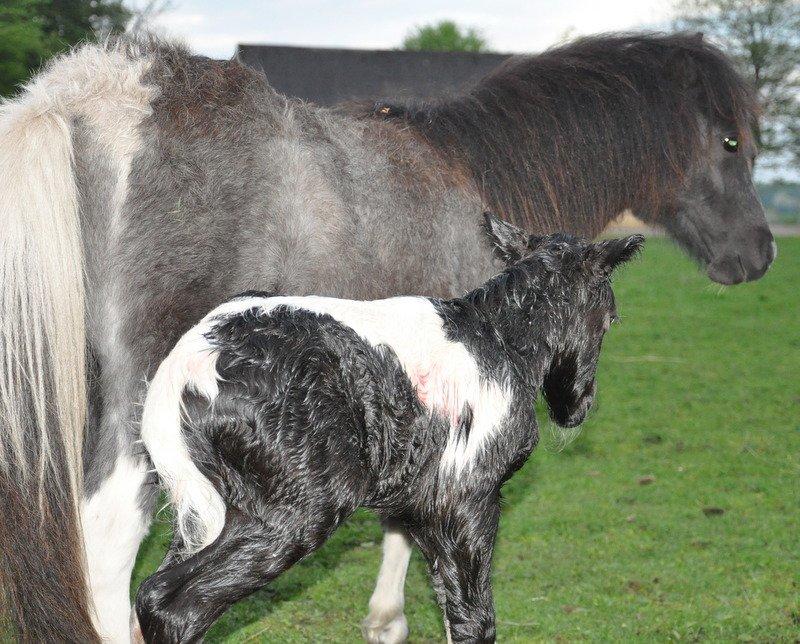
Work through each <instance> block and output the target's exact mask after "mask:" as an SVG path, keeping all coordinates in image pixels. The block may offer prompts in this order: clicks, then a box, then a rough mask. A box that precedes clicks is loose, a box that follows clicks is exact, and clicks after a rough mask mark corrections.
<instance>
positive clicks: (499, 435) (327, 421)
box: [137, 216, 642, 642]
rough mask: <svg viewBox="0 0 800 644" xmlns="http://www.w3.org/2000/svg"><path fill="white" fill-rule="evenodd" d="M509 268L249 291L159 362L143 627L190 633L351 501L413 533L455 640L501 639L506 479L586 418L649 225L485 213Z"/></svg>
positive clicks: (181, 636)
mask: <svg viewBox="0 0 800 644" xmlns="http://www.w3.org/2000/svg"><path fill="white" fill-rule="evenodd" d="M486 228H487V231H488V232H489V234H490V236H491V237H492V239H493V241H494V243H495V246H496V248H497V250H498V252H499V253H500V254H501V255H502V256H503V257H504V258H505V259H506V260H507V261H508V262H509V264H510V266H509V268H508V269H507V270H506V271H505V272H504V273H502V274H501V275H499V276H497V277H495V278H493V279H492V280H490V281H489V282H487V283H486V284H485V285H484V286H482V287H481V288H479V289H477V290H475V291H472V292H471V293H469V294H467V295H466V296H465V297H463V298H458V299H454V300H436V299H431V298H424V297H397V298H391V299H386V300H377V301H371V302H363V301H349V300H340V299H333V298H324V297H277V296H269V295H266V294H258V293H248V294H244V295H242V296H239V297H236V298H234V299H232V300H230V301H228V302H226V303H224V304H222V305H221V306H219V307H217V308H216V309H214V310H213V311H211V312H210V313H209V314H208V315H207V316H206V317H205V318H204V319H203V320H202V321H201V322H200V323H199V324H198V325H196V326H195V327H194V328H192V329H191V330H190V331H189V332H188V333H186V334H185V335H184V336H183V337H182V338H181V340H180V341H179V342H178V344H177V345H176V346H175V348H174V349H173V350H172V352H171V353H170V354H169V356H168V357H167V359H166V360H165V361H164V362H163V363H162V365H161V366H160V368H159V369H158V372H157V374H156V376H155V378H154V380H153V382H152V383H151V386H150V390H149V393H148V397H147V401H146V404H145V408H144V414H143V424H142V439H143V441H144V442H145V445H146V446H147V449H148V451H149V453H150V456H151V458H152V461H153V463H154V465H155V468H156V470H157V471H158V474H159V476H160V478H161V481H162V483H163V484H164V486H165V487H166V488H167V490H168V493H169V496H170V499H171V501H172V503H173V504H174V507H175V515H176V530H175V540H174V542H173V544H172V547H171V549H170V552H169V553H168V555H167V558H166V560H165V562H164V563H163V564H162V567H161V569H160V571H159V572H158V573H156V574H155V575H154V576H153V577H151V578H149V579H148V580H147V581H146V582H145V583H144V584H143V585H142V587H141V589H140V591H139V596H138V599H137V612H138V615H139V619H140V623H141V628H142V632H143V634H144V636H145V639H147V640H148V641H159V642H160V641H176V642H177V641H192V640H194V639H196V638H199V637H201V636H202V634H203V633H204V632H205V631H206V630H207V629H208V628H209V627H210V625H211V624H212V623H213V621H214V620H215V619H216V618H217V617H219V615H220V614H221V613H222V612H223V611H224V610H225V609H226V608H227V607H228V606H230V605H231V604H232V603H233V602H235V601H237V600H239V599H241V598H242V597H244V596H246V595H247V594H249V593H251V592H253V591H254V590H256V589H257V588H259V587H261V586H263V585H264V584H266V583H267V582H269V581H270V580H272V579H274V578H275V577H276V576H277V575H279V574H280V573H281V572H283V571H284V570H286V569H287V568H288V567H289V566H291V565H292V564H293V563H295V562H296V561H298V560H299V559H301V558H303V557H305V556H306V555H308V554H309V553H311V552H313V551H314V550H315V549H316V548H318V547H319V546H321V545H322V544H323V543H324V541H325V540H326V539H327V538H328V537H329V536H330V535H331V534H332V533H333V531H334V530H335V529H336V527H337V526H338V525H339V524H340V523H341V522H342V521H343V520H344V519H346V518H347V517H348V516H350V514H351V513H352V512H353V511H354V510H356V509H357V508H358V507H368V508H371V509H373V510H374V511H375V512H376V513H377V514H378V515H379V516H380V517H381V518H382V519H383V520H384V521H388V522H392V523H393V524H395V525H398V526H400V527H401V528H402V529H403V530H405V531H406V532H407V533H408V534H409V535H410V537H411V539H412V540H413V541H414V542H415V543H416V544H417V545H418V546H419V547H420V549H421V550H422V552H423V554H424V556H425V558H426V560H427V561H428V564H429V567H430V571H431V577H432V580H433V583H434V586H435V589H436V592H437V596H438V598H439V601H440V604H441V606H442V609H443V611H444V615H445V624H446V628H447V632H448V638H452V641H459V642H460V641H492V640H493V639H494V633H495V627H494V611H493V604H492V594H491V585H490V574H491V558H492V551H493V546H494V540H495V535H496V531H497V526H498V519H499V498H500V487H501V485H502V483H503V482H504V481H505V480H507V479H508V478H509V477H510V476H511V475H512V474H513V472H514V471H516V470H517V469H518V468H519V467H520V466H521V465H522V464H523V463H524V462H525V460H526V458H527V457H528V456H529V454H530V453H531V451H532V450H533V448H534V447H535V445H536V443H537V440H538V431H537V424H536V417H535V412H534V406H535V401H536V398H537V396H538V394H539V391H540V390H542V389H543V391H544V394H545V398H546V399H547V401H548V404H549V405H550V409H551V413H552V415H553V417H554V419H555V420H556V421H557V422H559V423H561V424H564V425H575V424H577V423H579V422H581V421H582V420H583V417H584V416H585V414H586V412H587V410H588V408H589V406H590V404H591V402H592V399H593V396H594V372H595V367H596V362H597V358H598V355H599V350H600V343H601V340H602V336H603V334H604V332H605V331H606V330H607V328H608V326H609V324H610V322H611V320H612V319H613V318H614V317H615V315H616V313H615V309H614V300H613V294H612V292H611V288H610V283H609V280H608V276H609V274H610V271H611V268H613V266H614V265H616V264H618V263H620V262H622V261H625V260H626V259H628V258H629V257H630V256H631V255H632V254H633V253H635V251H636V250H637V249H638V248H639V246H640V245H641V243H642V240H641V238H638V237H634V238H628V239H626V240H619V241H614V242H605V243H603V244H596V245H591V244H586V243H583V242H580V241H578V240H575V239H573V238H569V237H566V236H550V237H546V238H530V239H529V238H528V237H527V236H526V235H523V234H522V233H521V232H520V231H518V230H517V229H515V228H513V227H511V226H509V225H508V224H504V223H502V222H500V221H499V220H496V219H494V218H492V217H489V216H487V222H486Z"/></svg>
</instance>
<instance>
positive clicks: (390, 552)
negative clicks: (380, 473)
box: [361, 523, 412, 644]
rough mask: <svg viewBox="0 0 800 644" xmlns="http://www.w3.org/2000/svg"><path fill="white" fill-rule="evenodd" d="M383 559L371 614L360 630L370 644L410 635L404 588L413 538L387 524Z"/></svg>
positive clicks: (388, 642) (383, 643)
mask: <svg viewBox="0 0 800 644" xmlns="http://www.w3.org/2000/svg"><path fill="white" fill-rule="evenodd" d="M384 531H385V532H384V537H383V560H382V561H381V570H380V572H379V573H378V580H377V581H376V582H375V590H374V591H373V592H372V597H371V598H370V600H369V615H367V617H366V618H365V619H364V621H363V622H362V624H361V632H362V633H363V635H364V639H365V640H366V641H367V642H369V644H399V643H400V642H405V641H406V638H407V637H408V623H407V622H406V616H405V615H404V614H403V605H404V599H403V587H404V586H405V581H406V572H407V571H408V562H409V560H410V559H411V547H412V546H411V541H410V540H409V538H408V536H407V535H406V533H405V532H404V531H403V530H402V529H401V528H399V527H397V526H395V525H393V524H391V523H386V524H384Z"/></svg>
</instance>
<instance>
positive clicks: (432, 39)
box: [403, 20, 488, 52]
mask: <svg viewBox="0 0 800 644" xmlns="http://www.w3.org/2000/svg"><path fill="white" fill-rule="evenodd" d="M403 49H408V50H411V51H473V52H480V51H488V48H487V45H486V40H485V39H484V38H483V36H482V35H481V32H480V31H478V30H477V29H474V28H473V27H469V28H467V29H462V28H461V27H459V26H458V25H457V24H456V23H455V22H453V21H452V20H443V21H441V22H439V23H437V24H435V25H424V26H422V27H415V28H414V29H413V30H412V31H411V32H410V33H409V34H408V35H407V36H406V37H405V40H403Z"/></svg>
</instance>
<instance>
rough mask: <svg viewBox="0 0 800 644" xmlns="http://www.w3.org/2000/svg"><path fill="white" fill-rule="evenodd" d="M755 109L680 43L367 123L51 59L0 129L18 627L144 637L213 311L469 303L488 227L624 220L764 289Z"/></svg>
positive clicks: (487, 82) (184, 66) (3, 493)
mask: <svg viewBox="0 0 800 644" xmlns="http://www.w3.org/2000/svg"><path fill="white" fill-rule="evenodd" d="M755 112H756V108H755V103H754V100H753V97H752V95H751V93H750V92H749V91H748V89H747V86H746V84H745V83H744V82H743V81H742V79H741V78H740V77H739V76H737V75H736V73H735V72H734V70H733V68H732V67H731V65H730V63H729V61H728V60H727V59H726V58H725V57H724V56H723V55H722V54H721V53H720V52H719V51H718V50H717V49H715V48H714V47H712V46H710V45H709V44H707V43H705V42H703V40H702V39H701V38H698V37H688V36H681V35H677V36H651V35H644V36H642V35H622V36H607V37H596V38H589V39H585V40H580V41H578V42H575V43H573V44H571V45H567V46H565V47H561V48H558V49H553V50H550V51H547V52H545V53H543V54H541V55H539V56H533V57H519V58H515V59H512V60H510V61H509V62H508V63H507V64H505V65H503V66H502V67H501V68H499V69H498V70H497V71H496V72H495V73H493V74H491V75H490V76H488V77H487V78H485V79H483V80H482V81H480V82H479V83H478V84H477V85H476V86H474V87H473V88H471V89H469V90H468V91H466V92H465V93H463V94H461V95H458V96H454V97H453V98H451V99H449V100H444V101H442V102H438V103H436V104H431V105H408V106H403V105H393V104H391V103H384V104H379V105H377V106H375V107H374V108H370V109H363V108H356V109H355V110H353V111H350V112H347V111H344V110H343V111H339V112H336V111H331V110H326V109H320V108H317V107H315V106H313V105H308V104H305V103H302V102H298V101H294V100H290V99H287V98H285V97H283V96H281V95H279V94H277V93H276V92H275V91H274V90H272V89H271V88H270V86H269V85H268V84H267V82H266V80H265V79H264V78H263V76H262V75H260V74H259V73H257V72H255V71H252V70H250V69H247V68H245V67H243V66H242V65H240V64H238V63H237V62H235V61H232V62H219V61H213V60H208V59H205V58H199V57H193V56H191V55H190V54H189V53H187V52H186V51H184V50H183V49H181V48H177V47H172V46H168V45H163V44H160V43H158V42H156V41H149V40H148V41H135V42H134V41H128V40H123V41H119V42H116V43H113V44H109V45H106V46H98V45H87V46H85V47H82V48H80V49H78V50H76V51H74V52H72V53H70V54H67V55H65V56H62V57H60V58H58V59H56V60H55V61H53V62H52V63H51V64H50V65H49V66H48V67H47V68H46V69H45V70H43V71H42V72H41V73H40V74H39V75H38V76H37V77H36V78H35V79H34V80H33V82H32V83H31V84H30V85H28V86H27V87H26V88H25V90H24V91H23V92H22V93H21V94H20V96H19V97H18V98H17V99H15V100H14V101H11V102H9V103H6V104H5V105H3V107H2V114H0V217H1V218H2V223H3V225H2V232H0V235H1V237H0V240H1V241H0V243H1V244H2V257H0V292H1V293H2V295H0V297H1V298H2V313H1V314H0V347H2V348H1V349H0V422H1V423H2V428H0V459H1V461H0V463H1V467H0V512H2V516H3V521H2V522H0V548H2V572H3V578H2V584H1V585H2V587H3V589H4V590H5V592H6V593H7V594H8V599H9V603H10V605H11V606H12V607H13V619H14V621H15V623H16V624H17V626H18V628H19V630H20V633H21V635H22V637H23V638H26V639H30V640H47V641H52V640H65V641H81V642H91V641H97V640H98V638H99V637H100V636H102V637H104V638H108V639H110V640H113V641H125V640H127V639H128V633H129V622H128V620H129V596H128V592H129V588H128V587H129V581H130V573H131V570H132V567H133V564H134V559H135V555H136V551H137V548H138V546H139V543H140V541H141V539H142V538H143V537H144V535H145V534H146V532H147V529H148V526H149V524H150V520H151V513H152V510H153V505H154V502H155V498H156V489H157V488H156V487H155V486H153V485H147V483H148V481H147V473H146V472H147V469H148V464H147V458H146V456H145V455H142V454H141V453H140V452H139V451H137V446H136V440H137V436H138V431H139V430H138V422H139V407H138V404H137V403H139V402H140V400H141V398H142V392H143V388H144V383H145V382H146V380H147V379H148V378H150V377H151V376H152V374H153V371H154V368H155V366H156V365H157V364H158V363H159V362H160V361H161V360H162V359H163V358H164V356H165V355H166V354H167V352H168V351H169V349H170V348H171V346H172V345H173V343H174V342H175V341H176V340H177V338H178V337H180V335H181V334H182V333H183V332H184V331H186V330H187V329H188V328H189V327H190V326H191V325H192V324H193V323H194V322H196V321H197V320H198V319H200V318H201V317H202V315H203V313H204V312H205V311H207V310H209V309H210V308H212V306H213V305H215V304H217V303H219V302H221V301H223V300H224V299H225V298H226V297H228V296H230V295H231V294H232V293H235V292H239V291H244V290H248V289H254V288H258V289H262V290H271V291H273V292H281V293H288V294H294V295H305V294H310V293H316V294H321V295H329V296H335V297H343V298H364V299H376V298H382V297H386V296H390V295H397V294H404V293H418V294H428V295H438V296H451V295H454V294H460V293H463V292H465V291H466V290H468V289H469V288H471V287H473V286H475V285H477V284H479V283H481V282H482V281H485V279H486V278H487V277H488V276H489V275H491V274H492V273H493V272H496V271H497V268H498V265H496V264H495V263H494V260H493V258H492V250H491V248H490V247H489V245H488V244H486V243H485V242H484V241H483V240H482V239H481V238H480V234H479V227H478V226H477V225H476V222H477V221H478V220H479V217H480V214H481V213H482V212H483V211H484V210H493V211H495V212H500V213H503V214H505V216H506V217H508V218H510V219H511V220H512V221H514V222H516V223H517V224H519V225H522V226H523V227H525V228H526V229H527V230H528V231H530V232H539V233H546V232H550V231H558V230H563V231H567V232H571V233H575V234H580V235H583V236H593V235H595V234H596V233H598V232H599V231H601V230H602V229H603V227H604V226H605V225H606V223H607V222H609V221H610V220H611V219H613V218H614V217H616V216H617V215H618V214H619V213H620V212H622V211H623V210H625V209H626V208H630V209H632V210H633V211H634V212H635V213H636V214H638V215H639V216H640V217H642V218H643V219H645V220H646V221H649V222H653V223H658V224H661V225H663V226H664V227H665V228H666V229H667V230H668V231H669V232H670V234H671V235H672V236H673V237H674V238H675V239H676V240H678V241H679V242H680V243H681V244H682V245H683V246H684V247H685V248H686V249H687V250H688V252H689V253H690V254H691V255H692V256H694V257H695V258H697V260H698V261H699V262H701V263H703V264H705V265H707V267H708V273H709V276H710V277H711V278H712V279H715V280H717V281H719V282H722V283H735V282H740V281H743V280H748V279H756V278H758V277H760V276H761V275H762V274H763V273H764V271H765V270H766V269H767V267H768V266H769V264H770V262H771V261H772V259H773V257H774V252H775V251H774V244H773V241H772V236H771V235H770V232H769V229H768V227H767V224H766V222H765V220H764V213H763V210H762V208H761V206H760V204H759V202H758V199H757V197H756V194H755V191H754V188H753V184H752V181H751V170H752V161H753V157H754V154H755V149H754V145H753V142H752V139H751V136H750V128H751V124H752V123H753V120H754V119H755V116H756V114H755ZM84 429H85V431H84ZM385 552H386V555H387V556H386V559H385V561H384V565H383V566H382V569H381V575H380V578H379V584H378V587H377V588H376V592H375V595H374V596H373V600H372V602H371V609H372V610H371V614H370V617H369V618H368V620H367V624H366V633H367V636H368V637H369V638H370V639H372V640H381V639H382V640H384V641H388V640H391V639H401V638H403V637H405V632H406V631H405V620H404V618H403V616H402V597H403V596H402V582H403V578H404V575H405V566H406V564H407V562H408V552H409V549H408V544H407V541H406V540H405V538H404V536H403V534H402V533H401V532H399V531H396V530H394V531H390V534H389V537H388V539H387V541H386V550H385Z"/></svg>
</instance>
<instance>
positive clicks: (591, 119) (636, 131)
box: [359, 34, 757, 236]
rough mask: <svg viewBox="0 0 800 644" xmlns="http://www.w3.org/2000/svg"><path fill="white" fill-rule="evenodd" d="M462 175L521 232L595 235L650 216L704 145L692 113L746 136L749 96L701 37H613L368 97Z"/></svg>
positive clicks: (376, 112) (382, 115)
mask: <svg viewBox="0 0 800 644" xmlns="http://www.w3.org/2000/svg"><path fill="white" fill-rule="evenodd" d="M359 114H360V116H361V117H362V118H366V119H371V118H374V119H383V120H389V121H393V122H395V123H398V124H401V125H402V126H405V127H410V128H412V129H413V130H415V131H417V132H418V133H419V134H421V135H422V136H423V137H424V138H425V139H426V140H427V141H428V142H429V143H430V144H431V145H432V146H433V147H434V148H436V149H437V150H439V151H440V152H441V153H442V154H443V155H444V156H445V157H448V158H452V159H453V160H454V161H455V162H456V163H458V164H461V165H462V166H463V167H465V168H466V169H468V171H469V172H471V174H472V176H473V177H474V180H475V182H476V184H477V187H478V189H479V190H480V191H481V194H482V197H483V199H484V201H485V202H486V203H485V206H486V207H487V208H488V209H489V210H492V211H494V212H501V213H504V214H505V215H506V216H507V218H508V219H510V220H511V221H512V222H514V223H515V224H517V225H519V226H523V227H525V228H526V229H527V230H529V231H531V232H539V233H547V232H552V231H555V230H564V231H569V232H573V233H576V234H580V235H583V236H594V235H595V234H597V233H598V232H600V231H601V230H602V229H603V227H604V226H605V224H606V223H607V222H608V221H610V220H611V219H613V218H614V217H616V216H617V215H618V214H620V212H621V211H622V210H623V209H625V208H631V209H633V210H634V212H636V213H641V214H645V215H649V218H651V219H652V218H654V217H656V216H658V215H659V214H660V213H661V211H662V210H663V207H664V205H665V204H668V203H670V197H671V195H672V191H674V190H675V189H677V188H679V187H680V185H681V181H682V178H683V174H684V172H685V171H686V169H687V168H689V167H691V166H692V164H693V163H695V162H696V161H697V160H698V159H699V157H700V155H702V154H703V152H704V151H705V147H704V143H703V141H704V137H703V136H702V134H701V120H700V118H698V117H703V118H705V119H706V120H707V121H708V122H712V123H715V124H717V125H720V126H721V127H722V128H724V130H726V131H729V132H730V133H731V134H737V135H738V136H739V137H740V138H742V137H747V136H749V135H750V133H751V128H752V125H753V123H754V120H755V118H756V114H757V107H756V102H755V99H754V95H753V93H752V91H751V89H750V87H749V86H748V84H747V83H746V82H745V81H744V80H743V79H742V78H741V77H740V76H739V75H738V74H737V73H736V71H735V70H734V68H733V66H732V64H731V62H730V60H729V59H728V58H727V57H726V56H725V55H724V54H723V53H722V52H721V51H720V50H719V49H717V48H716V47H714V46H713V45H710V44H709V43H707V42H705V41H704V40H703V38H702V36H701V35H685V34H676V35H655V34H620V35H605V36H596V37H590V38H584V39H581V40H577V41H575V42H573V43H571V44H568V45H565V46H562V47H558V48H555V49H550V50H548V51H545V52H544V53H541V54H539V55H535V56H517V57H513V58H511V59H509V60H508V61H506V62H505V63H504V64H502V65H501V66H500V67H499V68H498V69H497V70H495V71H494V72H493V73H491V74H489V75H488V76H486V77H485V78H484V79H482V80H481V81H479V82H478V83H477V84H476V85H475V86H474V87H472V88H471V89H469V90H468V91H466V92H465V93H463V94H461V95H458V96H454V97H451V98H447V99H442V100H439V101H435V102H427V103H425V102H422V103H409V104H399V103H383V102H379V103H375V104H373V105H371V106H369V107H368V108H366V109H365V106H362V107H361V108H360V112H359Z"/></svg>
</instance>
